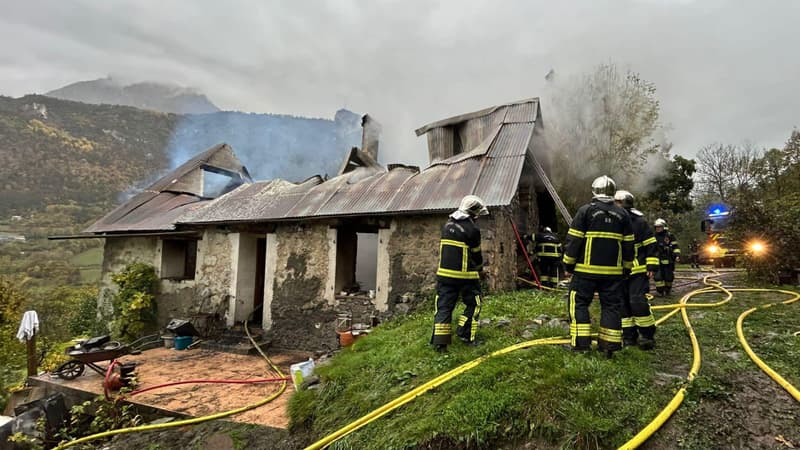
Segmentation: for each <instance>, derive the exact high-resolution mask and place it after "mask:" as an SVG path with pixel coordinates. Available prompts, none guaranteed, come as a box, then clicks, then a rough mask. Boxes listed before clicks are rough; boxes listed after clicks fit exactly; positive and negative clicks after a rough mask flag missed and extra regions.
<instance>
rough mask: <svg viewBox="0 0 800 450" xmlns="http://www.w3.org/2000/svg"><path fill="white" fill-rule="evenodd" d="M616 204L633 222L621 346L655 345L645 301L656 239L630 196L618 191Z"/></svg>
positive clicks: (655, 264)
mask: <svg viewBox="0 0 800 450" xmlns="http://www.w3.org/2000/svg"><path fill="white" fill-rule="evenodd" d="M614 200H615V201H616V203H617V206H620V207H622V208H625V210H626V211H628V214H629V215H630V217H631V224H632V225H633V268H632V269H631V274H630V275H629V276H628V279H627V280H626V281H625V295H624V297H623V302H622V345H623V346H625V347H630V346H634V345H638V346H639V348H641V349H642V350H651V349H652V348H653V347H655V334H656V321H655V318H654V317H653V313H652V311H651V310H650V304H649V303H648V302H647V297H646V296H645V295H646V294H647V291H648V290H649V288H650V278H652V276H653V273H654V272H655V271H656V270H658V258H656V238H655V237H654V236H653V231H652V230H650V225H648V224H647V220H645V218H644V214H642V212H641V211H639V210H638V209H636V208H634V204H633V203H634V200H635V198H634V196H633V194H631V193H630V192H628V191H623V190H619V191H617V193H616V194H614Z"/></svg>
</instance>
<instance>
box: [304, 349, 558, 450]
mask: <svg viewBox="0 0 800 450" xmlns="http://www.w3.org/2000/svg"><path fill="white" fill-rule="evenodd" d="M568 343H569V339H565V338H560V337H556V338H544V339H535V340H532V341H527V342H523V343H520V344H516V345H512V346H510V347H506V348H503V349H500V350H497V351H495V352H492V353H490V354H488V355H484V356H481V357H480V358H477V359H473V360H472V361H470V362H468V363H464V364H462V365H460V366H458V367H456V368H455V369H452V370H450V371H449V372H445V373H443V374H442V375H439V376H438V377H436V378H434V379H432V380H430V381H428V382H427V383H425V384H422V385H421V386H418V387H416V388H415V389H412V390H411V391H409V392H407V393H405V394H403V395H401V396H400V397H397V398H396V399H394V400H392V401H390V402H389V403H386V404H385V405H383V406H381V407H380V408H378V409H375V410H373V411H372V412H371V413H369V414H367V415H365V416H363V417H361V418H360V419H358V420H356V421H355V422H352V423H350V424H348V425H345V426H344V427H342V428H340V429H339V430H337V431H335V432H333V433H331V434H329V435H328V436H325V437H324V438H322V439H320V440H319V441H317V442H315V443H313V444H311V445H309V446H308V447H306V450H312V449H320V448H324V447H327V446H328V445H330V444H332V443H333V442H334V441H336V440H338V439H339V438H341V437H343V436H345V435H347V434H350V433H352V432H353V431H355V430H357V429H359V428H361V427H363V426H364V425H366V424H368V423H370V422H372V421H373V420H376V419H378V418H379V417H382V416H384V415H386V414H387V413H389V412H390V411H393V410H395V409H397V408H399V407H400V406H403V405H405V404H406V403H408V402H410V401H411V400H414V399H415V398H417V397H419V396H420V395H422V394H424V393H425V392H428V391H429V390H431V389H434V388H436V387H438V386H440V385H442V384H444V383H446V382H447V381H450V380H451V379H453V378H455V377H457V376H458V375H461V374H462V373H464V372H466V371H468V370H470V369H472V368H473V367H475V366H477V365H479V364H481V363H483V362H485V361H487V360H488V359H490V358H494V357H495V356H500V355H504V354H506V353H510V352H513V351H515V350H520V349H523V348H528V347H533V346H536V345H545V344H568Z"/></svg>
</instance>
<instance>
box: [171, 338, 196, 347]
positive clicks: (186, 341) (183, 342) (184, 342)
mask: <svg viewBox="0 0 800 450" xmlns="http://www.w3.org/2000/svg"><path fill="white" fill-rule="evenodd" d="M192 339H193V338H192V337H191V336H175V350H186V347H188V346H189V345H190V344H191V343H192Z"/></svg>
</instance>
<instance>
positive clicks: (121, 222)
mask: <svg viewBox="0 0 800 450" xmlns="http://www.w3.org/2000/svg"><path fill="white" fill-rule="evenodd" d="M215 175H221V177H219V179H217V178H216V177H215ZM212 179H213V180H215V182H216V183H220V182H221V183H222V185H220V186H213V185H212V184H210V183H209V180H212ZM251 182H252V180H251V178H250V174H249V173H248V172H247V169H246V168H245V167H244V165H242V163H241V161H239V159H238V158H237V157H236V155H235V154H234V153H233V149H231V147H230V146H229V145H227V144H219V145H216V146H214V147H212V148H210V149H208V150H206V151H204V152H203V153H201V154H199V155H197V156H195V157H194V158H192V159H190V160H189V161H187V162H186V163H184V164H182V165H181V166H179V167H178V168H176V169H175V170H172V171H171V172H169V173H168V174H166V175H165V176H163V177H161V178H160V179H158V180H157V181H156V182H154V183H153V184H151V185H150V186H149V187H147V188H146V189H145V190H144V191H142V192H140V193H138V194H136V195H134V196H133V197H132V198H130V199H129V200H128V201H126V202H125V203H123V204H122V205H120V206H118V207H117V208H116V209H114V210H113V211H111V212H110V213H108V214H107V215H106V216H105V217H103V218H102V219H100V220H98V221H97V222H95V223H94V224H92V225H91V226H90V227H89V228H87V229H86V230H84V233H92V234H114V233H125V232H131V231H135V232H148V231H150V232H152V231H171V230H174V229H175V224H176V223H177V222H178V221H179V220H180V219H181V217H182V216H183V215H184V214H186V213H187V212H190V211H193V210H197V209H199V208H201V207H202V206H203V205H205V204H207V203H208V202H209V200H210V198H211V197H210V196H209V195H207V192H206V191H209V190H214V191H216V192H220V193H226V192H230V191H231V190H233V189H235V188H236V187H238V186H240V185H242V184H248V183H251Z"/></svg>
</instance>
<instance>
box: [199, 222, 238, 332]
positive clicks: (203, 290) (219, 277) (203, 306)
mask: <svg viewBox="0 0 800 450" xmlns="http://www.w3.org/2000/svg"><path fill="white" fill-rule="evenodd" d="M235 236H236V234H235V233H223V232H221V231H219V230H216V229H208V230H206V231H205V232H204V233H203V239H202V240H201V241H199V242H198V243H197V270H196V273H195V280H196V285H197V287H196V292H195V299H194V301H192V302H191V303H192V310H191V312H192V313H202V314H218V315H219V316H220V317H224V316H225V313H226V312H227V311H228V301H229V299H230V292H231V286H232V281H231V280H232V275H231V258H232V249H233V242H232V241H233V238H234V237H235Z"/></svg>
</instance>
